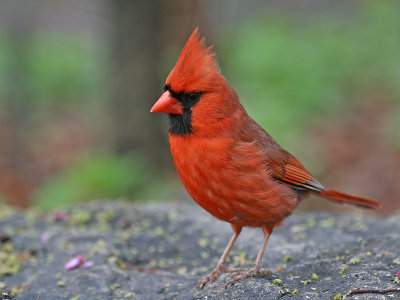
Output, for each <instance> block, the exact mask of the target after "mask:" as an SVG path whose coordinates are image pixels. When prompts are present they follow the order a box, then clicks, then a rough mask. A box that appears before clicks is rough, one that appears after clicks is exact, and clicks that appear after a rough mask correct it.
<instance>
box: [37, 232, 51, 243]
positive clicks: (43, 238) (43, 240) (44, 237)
mask: <svg viewBox="0 0 400 300" xmlns="http://www.w3.org/2000/svg"><path fill="white" fill-rule="evenodd" d="M50 237H51V236H50V234H49V233H47V232H43V233H42V234H41V235H40V242H41V243H42V244H46V243H47V241H48V240H49V239H50Z"/></svg>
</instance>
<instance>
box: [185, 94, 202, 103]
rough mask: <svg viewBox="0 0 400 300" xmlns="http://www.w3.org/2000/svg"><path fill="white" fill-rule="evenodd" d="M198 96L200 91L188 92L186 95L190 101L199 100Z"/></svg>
mask: <svg viewBox="0 0 400 300" xmlns="http://www.w3.org/2000/svg"><path fill="white" fill-rule="evenodd" d="M199 98H200V93H190V94H188V96H187V99H188V100H189V101H190V102H197V101H198V100H199Z"/></svg>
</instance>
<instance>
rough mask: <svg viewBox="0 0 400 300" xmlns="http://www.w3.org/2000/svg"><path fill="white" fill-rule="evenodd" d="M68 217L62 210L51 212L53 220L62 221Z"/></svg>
mask: <svg viewBox="0 0 400 300" xmlns="http://www.w3.org/2000/svg"><path fill="white" fill-rule="evenodd" d="M67 219H68V215H67V214H66V213H65V212H63V211H55V212H53V220H54V221H56V222H64V221H66V220H67Z"/></svg>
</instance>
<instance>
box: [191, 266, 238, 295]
mask: <svg viewBox="0 0 400 300" xmlns="http://www.w3.org/2000/svg"><path fill="white" fill-rule="evenodd" d="M242 271H244V270H243V269H241V268H227V267H225V265H217V266H216V267H215V269H214V270H212V271H211V273H210V274H208V275H207V276H205V277H203V278H202V279H200V280H199V281H198V282H197V288H198V289H199V290H201V289H202V288H203V287H204V286H205V285H206V284H207V283H208V282H209V281H214V280H215V279H217V278H218V276H219V275H220V274H221V273H222V272H224V273H238V272H242Z"/></svg>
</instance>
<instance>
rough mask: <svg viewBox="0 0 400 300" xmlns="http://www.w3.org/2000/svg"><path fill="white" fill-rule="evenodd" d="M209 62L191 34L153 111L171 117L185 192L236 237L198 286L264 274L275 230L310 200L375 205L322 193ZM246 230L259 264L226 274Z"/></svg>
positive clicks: (339, 194)
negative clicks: (259, 238) (252, 234)
mask: <svg viewBox="0 0 400 300" xmlns="http://www.w3.org/2000/svg"><path fill="white" fill-rule="evenodd" d="M214 56H215V54H214V52H213V51H212V46H211V47H206V45H205V39H204V38H201V39H200V37H199V33H198V29H197V28H196V29H195V31H194V32H193V33H192V35H191V36H190V38H189V40H188V41H187V43H186V45H185V47H184V48H183V50H182V53H181V55H180V56H179V58H178V61H177V63H176V65H175V67H174V68H173V69H172V71H171V73H170V74H169V75H168V77H167V80H166V82H165V87H164V93H163V94H162V96H161V97H160V98H159V99H158V101H157V102H156V103H155V104H154V106H153V107H152V109H151V112H162V113H167V114H169V125H170V128H169V142H170V148H171V153H172V156H173V157H174V161H175V166H176V169H177V170H178V173H179V176H180V178H181V180H182V182H183V185H184V186H185V188H186V190H187V191H188V192H189V194H190V195H191V196H192V198H193V199H194V200H195V201H196V202H197V203H198V204H199V205H200V206H201V207H203V208H204V209H205V210H206V211H208V212H209V213H210V214H212V215H213V216H214V217H216V218H218V219H220V220H222V221H225V222H228V223H230V224H231V226H232V229H233V232H234V234H233V236H232V238H231V240H230V242H229V244H228V246H227V247H226V249H225V251H224V253H223V254H222V256H221V258H220V260H219V262H218V264H217V266H216V268H215V269H214V270H213V271H212V272H211V273H210V274H209V275H207V276H206V277H204V278H203V279H202V280H200V281H199V282H198V284H199V286H203V285H205V284H206V283H207V282H208V281H210V280H211V281H212V280H215V279H216V278H217V277H218V275H219V274H220V273H221V272H234V273H235V274H234V275H233V276H232V281H230V283H234V282H235V281H238V280H240V279H243V278H246V277H250V276H254V275H255V274H257V272H265V271H264V270H262V269H260V262H261V259H262V256H263V253H264V249H265V246H266V245H267V242H268V239H269V236H270V235H271V233H272V231H273V229H274V227H276V226H279V225H281V224H282V221H283V220H284V219H285V218H286V217H288V216H289V215H290V214H291V213H292V212H293V210H294V209H295V208H296V207H297V206H298V205H299V203H300V202H301V201H302V200H303V199H305V198H307V197H308V196H310V194H315V195H318V196H322V197H325V198H328V199H333V200H335V201H338V202H343V203H350V204H355V205H358V206H362V207H367V208H377V207H380V204H379V203H377V202H375V201H372V200H368V199H364V198H361V197H357V196H352V195H348V194H345V193H342V192H338V191H334V190H329V189H326V188H325V187H323V186H322V184H320V183H319V182H318V181H317V180H316V179H315V178H314V177H313V176H312V175H311V174H310V173H309V172H308V171H307V170H306V169H305V168H304V166H303V165H302V164H301V163H300V162H299V161H298V160H297V159H296V158H294V157H293V156H292V155H291V154H289V153H288V152H287V151H285V150H284V149H283V148H281V147H280V146H279V145H278V144H277V143H276V142H275V141H274V139H273V138H272V137H271V136H270V135H269V134H268V133H267V132H265V131H264V130H263V129H262V128H261V127H260V126H259V125H258V124H257V123H256V122H255V121H254V120H253V119H252V118H250V117H249V116H248V115H247V113H246V110H245V109H244V108H243V106H242V104H241V103H240V102H239V98H238V95H237V94H236V92H235V91H234V89H233V88H232V87H231V86H230V85H229V83H228V82H227V81H226V79H225V78H224V77H223V76H222V75H221V73H220V69H219V67H218V63H217V61H216V59H215V57H214ZM245 226H248V227H261V228H262V230H263V233H264V240H263V243H262V245H261V248H260V251H259V252H258V255H257V259H256V261H255V263H254V265H253V266H252V267H251V268H250V269H248V270H242V269H230V268H227V267H225V260H226V258H227V256H228V255H229V252H230V250H231V249H232V246H233V245H234V243H235V241H236V239H237V238H238V236H239V234H240V232H241V230H242V228H243V227H245Z"/></svg>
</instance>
